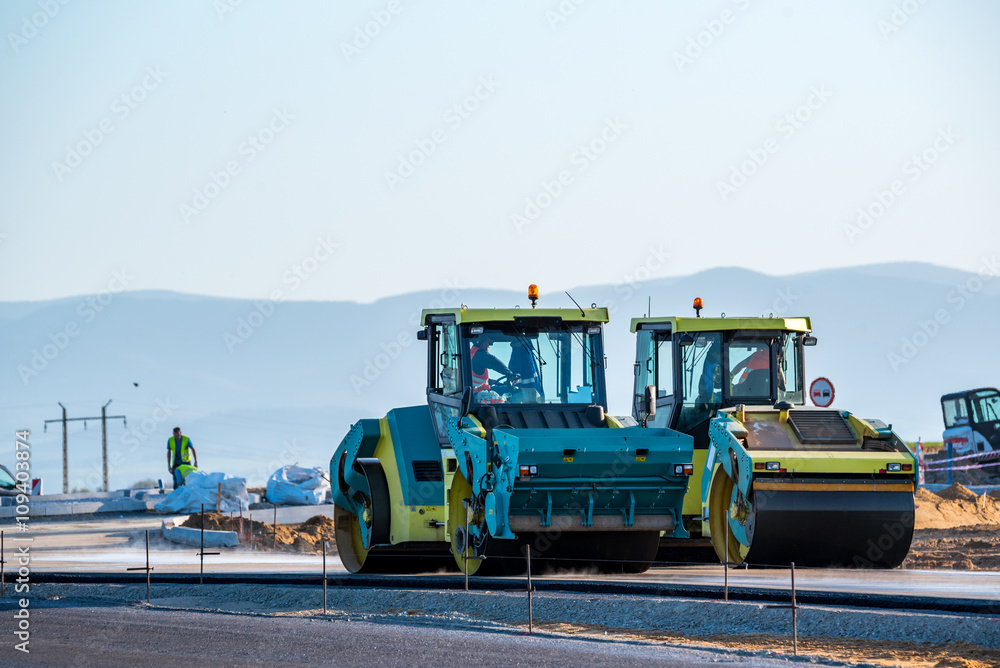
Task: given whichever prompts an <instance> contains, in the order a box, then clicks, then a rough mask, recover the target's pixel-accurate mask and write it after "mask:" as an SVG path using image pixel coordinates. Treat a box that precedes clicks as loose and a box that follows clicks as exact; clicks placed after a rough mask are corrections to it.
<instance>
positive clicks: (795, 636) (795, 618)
mask: <svg viewBox="0 0 1000 668" xmlns="http://www.w3.org/2000/svg"><path fill="white" fill-rule="evenodd" d="M767 607H768V608H781V609H785V610H787V609H789V608H791V610H792V654H794V655H796V656H797V655H798V653H799V615H798V612H799V604H798V601H796V599H795V562H794V561H793V562H792V603H791V605H769V606H767Z"/></svg>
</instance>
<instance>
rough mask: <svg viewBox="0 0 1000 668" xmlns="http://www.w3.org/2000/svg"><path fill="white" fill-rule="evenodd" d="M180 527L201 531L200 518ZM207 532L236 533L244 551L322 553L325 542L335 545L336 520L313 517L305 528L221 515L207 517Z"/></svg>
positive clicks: (186, 522)
mask: <svg viewBox="0 0 1000 668" xmlns="http://www.w3.org/2000/svg"><path fill="white" fill-rule="evenodd" d="M181 526H186V527H191V528H194V529H200V528H201V514H194V515H191V516H190V517H188V518H187V520H185V522H184V524H182V525H181ZM205 530H206V531H236V532H237V533H239V535H240V544H241V545H243V546H245V547H252V548H253V549H261V550H276V551H279V552H319V551H320V550H321V549H322V543H323V541H324V540H326V541H331V542H333V541H334V540H335V538H334V533H333V520H332V519H330V518H329V517H326V516H325V515H316V516H314V517H310V518H309V519H308V520H306V521H305V522H303V523H302V524H279V525H278V526H277V527H275V526H274V525H273V524H265V523H264V522H257V521H254V522H253V523H252V524H251V522H250V521H249V520H248V519H247V518H243V519H242V520H241V519H240V518H239V517H229V516H228V515H222V514H220V513H205Z"/></svg>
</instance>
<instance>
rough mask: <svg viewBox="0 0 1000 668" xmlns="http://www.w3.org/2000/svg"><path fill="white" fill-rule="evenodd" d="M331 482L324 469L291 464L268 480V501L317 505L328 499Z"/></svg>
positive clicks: (284, 504)
mask: <svg viewBox="0 0 1000 668" xmlns="http://www.w3.org/2000/svg"><path fill="white" fill-rule="evenodd" d="M329 492H330V482H329V481H328V480H327V479H326V478H325V477H324V476H323V469H321V468H318V467H317V468H312V469H307V468H304V467H302V466H295V465H289V466H285V467H282V468H280V469H278V470H277V471H275V472H274V473H273V474H272V475H271V477H270V478H268V480H267V493H266V494H267V501H268V503H275V504H277V505H279V506H315V505H318V504H320V503H323V501H324V500H325V499H326V496H327V494H328V493H329Z"/></svg>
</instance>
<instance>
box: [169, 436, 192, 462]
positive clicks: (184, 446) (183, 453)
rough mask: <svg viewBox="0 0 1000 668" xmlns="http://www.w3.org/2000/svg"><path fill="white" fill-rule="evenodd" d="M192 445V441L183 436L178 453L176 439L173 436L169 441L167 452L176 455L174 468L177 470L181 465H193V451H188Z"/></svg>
mask: <svg viewBox="0 0 1000 668" xmlns="http://www.w3.org/2000/svg"><path fill="white" fill-rule="evenodd" d="M190 445H191V439H190V438H188V437H187V436H183V435H182V436H181V447H180V452H178V448H177V441H176V439H174V437H173V436H171V437H170V438H168V439H167V450H170V451H171V452H173V453H174V459H173V461H174V468H177V467H178V466H180V465H181V464H190V463H191V451H190V450H189V449H188V448H189V446H190Z"/></svg>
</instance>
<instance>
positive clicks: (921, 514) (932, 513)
mask: <svg viewBox="0 0 1000 668" xmlns="http://www.w3.org/2000/svg"><path fill="white" fill-rule="evenodd" d="M913 503H914V506H915V518H914V519H915V524H914V528H915V529H917V530H920V529H951V528H955V527H963V526H972V525H976V524H995V525H1000V498H998V497H997V496H992V495H984V496H976V494H975V492H973V491H972V490H970V489H969V488H967V487H963V486H962V485H959V484H957V483H956V484H954V485H952V486H951V487H948V488H947V489H943V490H941V492H940V493H939V494H934V493H933V492H928V491H927V490H926V489H923V488H921V489H919V490H917V493H916V494H914V495H913Z"/></svg>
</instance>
